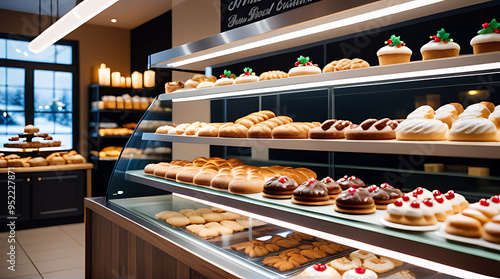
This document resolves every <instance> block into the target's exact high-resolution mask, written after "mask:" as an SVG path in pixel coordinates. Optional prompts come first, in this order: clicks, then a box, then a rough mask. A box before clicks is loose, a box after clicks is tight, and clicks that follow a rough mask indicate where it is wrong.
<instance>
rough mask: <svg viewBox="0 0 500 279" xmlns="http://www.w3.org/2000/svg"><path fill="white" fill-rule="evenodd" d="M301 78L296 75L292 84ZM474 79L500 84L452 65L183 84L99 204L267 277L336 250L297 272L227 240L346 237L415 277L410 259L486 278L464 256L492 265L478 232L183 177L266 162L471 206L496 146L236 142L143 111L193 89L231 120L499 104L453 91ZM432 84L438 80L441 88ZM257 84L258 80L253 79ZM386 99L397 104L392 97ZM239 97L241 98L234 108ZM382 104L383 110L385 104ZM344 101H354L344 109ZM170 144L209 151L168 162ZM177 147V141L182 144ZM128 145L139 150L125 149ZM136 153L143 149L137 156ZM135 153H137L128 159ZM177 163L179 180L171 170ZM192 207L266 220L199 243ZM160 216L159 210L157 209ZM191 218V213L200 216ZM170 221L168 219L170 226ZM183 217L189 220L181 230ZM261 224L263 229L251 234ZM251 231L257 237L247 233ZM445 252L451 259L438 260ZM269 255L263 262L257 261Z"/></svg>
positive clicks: (492, 254)
mask: <svg viewBox="0 0 500 279" xmlns="http://www.w3.org/2000/svg"><path fill="white" fill-rule="evenodd" d="M403 67H404V66H403ZM308 78H309V77H304V78H302V80H301V82H302V81H306V80H307V79H308ZM324 79H325V80H326V79H327V78H326V77H325V78H324ZM483 79H488V80H489V81H491V82H490V83H489V84H490V85H492V86H493V87H496V86H497V84H500V82H499V81H500V79H499V75H498V74H497V73H496V72H488V73H481V72H476V73H469V74H467V75H466V74H462V73H461V74H448V75H441V76H439V78H434V79H422V78H420V77H418V78H414V79H410V78H408V79H406V80H398V81H397V82H394V81H393V80H390V81H389V80H381V81H378V82H369V83H356V84H346V85H342V86H334V85H333V86H317V87H313V88H307V89H303V90H301V89H293V90H290V89H283V90H281V91H279V92H276V91H275V90H269V91H270V92H266V90H265V89H262V90H260V91H258V93H249V94H248V95H245V94H244V93H245V91H244V90H239V91H237V92H238V93H242V95H238V94H234V95H231V94H232V92H233V91H232V90H231V89H230V88H229V87H228V88H224V89H223V88H219V89H217V91H219V92H220V91H222V93H224V92H226V93H227V94H228V96H227V97H223V98H220V97H216V98H213V99H212V95H205V91H204V90H199V95H197V94H198V93H196V92H195V93H192V92H191V93H190V94H189V95H188V94H184V93H171V94H162V95H160V96H158V97H157V99H156V100H155V102H154V103H153V105H152V107H151V108H150V110H148V112H147V113H146V114H145V115H144V117H143V119H142V120H141V122H140V123H139V125H138V127H137V129H136V131H135V133H134V134H133V135H132V137H131V139H130V140H129V142H128V144H127V146H126V147H125V149H124V152H123V153H122V156H121V157H120V158H119V160H118V162H117V164H116V166H115V170H114V172H113V176H112V179H111V181H110V184H109V187H108V193H107V200H108V202H109V203H110V204H111V205H112V206H114V207H116V208H119V209H120V210H123V211H124V212H128V213H130V214H132V215H133V216H135V217H136V218H137V220H139V221H140V222H141V224H147V226H152V227H154V228H155V229H157V230H158V231H161V232H163V233H166V234H169V235H170V233H175V234H178V235H179V237H180V238H186V239H189V241H190V242H191V243H196V245H203V247H206V249H208V250H209V251H212V252H213V251H217V254H218V255H219V253H222V254H221V258H224V259H226V258H227V257H229V258H232V257H234V260H235V261H237V262H239V261H242V262H243V263H244V266H247V265H249V266H251V267H253V270H255V272H264V273H266V274H267V272H270V273H269V274H271V275H272V276H271V275H269V276H271V277H289V276H292V275H295V274H298V273H299V272H301V271H302V270H303V269H305V268H306V267H308V266H311V265H313V264H315V263H328V262H330V261H332V260H334V259H336V258H339V257H341V256H345V255H347V254H336V253H334V254H331V255H330V254H328V255H327V256H326V257H321V258H318V259H316V260H314V261H311V260H309V261H308V262H307V263H305V264H301V265H300V268H298V267H296V268H292V269H290V270H291V271H290V272H288V270H286V271H277V270H276V269H273V268H271V269H270V270H269V268H268V267H267V266H262V265H263V264H264V259H265V258H266V257H264V256H257V257H256V258H259V259H258V260H257V259H254V257H248V256H246V255H244V254H241V253H239V252H238V251H236V252H235V251H234V249H233V248H231V247H232V246H233V245H236V246H238V243H239V242H247V241H254V242H255V240H257V242H258V241H261V240H263V241H267V240H269V239H272V238H273V236H275V235H281V236H284V237H285V238H286V235H287V234H288V233H290V232H294V231H299V232H301V233H306V234H309V235H314V236H315V237H319V238H321V239H322V240H318V241H323V240H326V241H332V242H335V243H339V244H341V245H347V246H349V247H350V249H352V250H348V251H349V253H350V252H353V251H354V250H355V249H363V250H369V251H370V252H372V253H375V254H378V255H383V256H388V257H393V258H398V259H402V260H403V261H405V262H406V264H405V265H404V266H406V267H408V268H409V270H411V271H412V273H414V274H417V273H418V272H424V273H425V272H431V271H426V270H424V269H420V268H416V267H415V265H416V266H426V267H428V268H430V269H432V270H433V271H432V272H431V273H433V272H443V273H446V274H450V275H451V276H457V277H462V276H465V277H467V276H473V277H475V276H477V277H476V278H480V277H483V274H486V275H492V274H493V273H494V271H485V270H484V266H483V265H481V267H480V266H478V265H476V264H475V263H474V262H476V261H481V262H488V263H491V264H493V263H495V262H498V261H499V260H500V257H499V254H498V251H497V250H496V248H494V247H496V246H495V245H496V244H494V243H489V242H486V241H484V240H481V239H478V243H475V245H470V243H464V242H463V240H462V242H461V241H456V239H455V241H453V240H454V239H452V237H449V236H446V235H443V231H442V230H440V228H441V229H442V228H443V227H444V224H443V223H437V224H436V225H433V226H431V227H432V228H430V227H429V226H424V227H425V228H424V227H421V228H419V227H411V226H410V227H406V226H402V227H401V226H394V225H391V224H388V223H387V222H385V221H384V220H385V218H384V217H385V216H386V214H387V212H386V210H376V211H375V212H374V213H371V214H346V213H343V212H338V211H336V210H335V206H334V205H333V202H330V201H327V202H326V203H323V204H322V205H301V204H296V203H293V202H291V200H290V199H289V198H287V199H276V198H269V197H266V196H263V195H262V193H261V192H260V191H256V192H252V193H244V192H240V193H237V192H236V191H229V192H228V191H227V190H224V188H223V187H219V188H218V186H214V185H213V180H209V184H206V183H207V182H201V181H202V180H199V181H198V182H195V180H194V179H195V177H197V175H198V174H201V173H204V174H206V175H207V177H210V178H212V179H213V178H214V176H215V175H217V174H219V171H220V170H221V169H222V168H223V167H221V168H220V169H219V167H218V166H219V165H226V166H227V168H228V169H231V168H236V167H237V166H238V165H239V164H245V165H246V166H252V167H264V169H265V167H270V166H281V167H287V168H295V169H296V168H301V169H302V170H304V168H306V169H309V170H311V171H313V172H314V173H315V175H314V176H315V177H316V179H317V180H321V179H323V178H325V177H327V176H330V177H332V179H333V180H337V179H341V178H342V177H343V176H344V175H347V176H349V177H350V176H352V175H354V176H356V177H358V178H360V179H362V180H363V181H364V182H365V184H366V185H368V186H369V185H372V184H375V185H378V186H379V185H382V184H383V183H384V182H389V183H390V184H391V185H394V186H396V187H398V188H401V189H402V190H403V191H404V192H408V191H412V190H414V189H415V188H416V187H419V186H420V187H424V188H427V189H428V190H429V191H432V190H434V189H437V190H440V191H441V192H442V193H447V191H448V190H454V191H455V193H456V194H457V195H458V194H462V195H464V196H465V197H466V198H467V199H468V200H469V202H470V203H474V202H477V201H478V200H479V199H480V198H489V197H491V196H492V195H496V194H498V193H497V187H496V185H497V184H498V178H497V177H498V164H497V163H496V161H497V160H498V152H497V150H498V148H499V146H498V143H494V142H489V143H488V142H486V143H481V142H476V143H461V142H451V141H444V142H418V141H417V142H401V141H395V140H389V141H348V140H311V139H295V140H294V139H265V138H263V139H257V138H255V139H242V138H227V137H226V138H224V137H200V136H196V135H191V136H189V135H185V134H182V132H181V133H178V132H175V133H168V132H166V131H162V132H158V133H155V131H156V129H158V128H159V127H161V126H164V128H167V126H166V125H169V124H165V123H161V122H155V121H158V117H157V114H156V113H155V109H154V108H155V107H162V106H165V105H166V104H167V103H168V102H171V101H173V102H178V100H177V97H179V98H182V97H189V98H193V96H197V97H199V98H205V99H209V100H211V101H210V105H209V106H210V107H211V108H212V112H211V113H212V119H213V120H215V121H213V122H233V121H235V120H236V119H238V118H240V117H243V116H245V115H247V114H249V113H251V112H256V111H260V110H272V111H273V112H275V114H276V115H284V116H289V117H291V118H292V119H294V120H297V121H300V122H304V121H318V122H322V121H324V120H326V119H328V118H338V119H349V120H352V121H353V122H354V123H359V122H361V121H363V120H364V119H366V118H368V117H371V116H373V117H376V118H383V117H390V118H394V119H397V118H405V117H406V115H407V114H408V113H409V112H411V111H412V110H414V109H415V108H416V107H418V106H419V105H420V104H422V102H427V103H428V102H436V103H435V105H434V106H435V107H436V108H437V107H439V106H441V105H443V104H446V103H448V102H452V101H453V100H455V101H459V102H460V103H462V104H463V106H464V107H466V106H467V105H468V104H471V103H472V102H476V101H483V100H487V101H492V102H497V103H498V100H497V99H496V97H494V96H491V95H488V94H487V93H482V94H485V95H484V96H483V95H482V96H479V97H478V99H476V100H472V99H471V98H469V97H468V96H467V95H464V93H463V92H470V91H471V90H473V89H474V88H475V89H474V90H481V89H480V87H481V86H482V83H481V82H480V80H483ZM297 80H298V79H297ZM293 81H294V79H290V82H293ZM442 84H449V85H447V86H446V88H445V89H442ZM257 86H260V85H255V87H257ZM209 90H212V91H215V90H216V89H209ZM483 92H485V91H483ZM467 94H469V93H467ZM469 95H470V94H469ZM485 96H487V97H485ZM395 98H396V99H400V100H399V101H397V102H396V101H392V100H394V99H395ZM297 103H299V104H300V105H298V104H297ZM353 103H356V106H353V105H352V104H353ZM241 104H245V106H244V109H243V110H242V108H243V107H242V106H241ZM367 104H376V105H372V106H369V105H367ZM389 104H391V106H390V107H391V109H388V107H387V106H388V105H389ZM353 107H354V108H355V109H346V108H353ZM360 112H362V113H360ZM174 113H175V106H174ZM178 124H179V123H178ZM190 124H191V123H190ZM187 125H189V124H187ZM195 125H198V124H195ZM186 127H187V126H186ZM171 128H173V129H177V128H174V127H171ZM179 143H182V144H186V143H187V148H189V146H191V145H192V146H193V147H195V146H197V145H199V144H203V145H209V146H210V147H211V148H210V154H209V156H207V157H210V158H197V159H195V160H193V159H194V158H175V159H184V160H187V161H175V160H174V161H172V157H171V155H170V154H162V153H161V152H159V150H166V149H175V148H176V144H179ZM183 147H184V148H186V145H184V146H183ZM158 149H159V150H158ZM137 150H142V152H136V151H137ZM147 150H150V151H152V152H146V151H147ZM138 153H140V155H136V154H138ZM162 163H163V164H162ZM428 163H434V164H442V165H443V166H444V168H443V170H441V171H439V172H433V171H428V170H427V169H426V164H428ZM211 164H212V166H210V165H211ZM232 164H234V165H232ZM470 166H479V167H483V168H488V170H489V173H488V174H487V175H485V176H481V175H476V174H471V173H468V172H467V171H466V170H468V168H469V167H470ZM252 167H251V168H252ZM203 168H205V169H203ZM214 169H215V171H214ZM260 170H262V169H259V171H260ZM181 171H183V172H184V175H185V176H179V175H178V173H179V172H181ZM201 176H202V175H200V177H201ZM200 177H198V178H200ZM309 178H311V177H310V176H309V177H306V178H305V179H303V180H304V181H302V180H300V181H299V183H298V184H301V183H304V184H307V183H311V180H309ZM200 179H201V178H200ZM204 183H205V184H204ZM260 187H262V185H260ZM201 207H204V208H208V209H211V210H214V209H213V208H212V207H217V208H222V209H221V210H222V211H230V212H235V213H237V214H239V215H243V216H246V217H248V218H254V219H258V220H261V221H263V222H265V223H267V225H263V226H262V227H260V228H258V229H257V228H256V229H255V230H253V229H252V230H251V231H246V230H245V231H243V232H238V233H234V234H231V235H230V236H227V237H226V236H225V235H224V236H219V237H214V239H212V240H206V239H205V238H210V237H206V236H205V235H204V234H202V235H201V236H200V234H199V233H196V232H195V233H193V230H192V229H193V228H198V229H200V228H202V227H200V226H199V225H205V224H203V223H210V221H209V220H207V219H205V221H203V220H201V219H200V220H201V221H199V222H200V223H197V221H193V220H191V219H196V218H198V217H193V218H188V216H186V215H182V213H186V212H188V211H189V212H192V211H191V209H193V210H195V211H196V210H197V209H199V208H201ZM215 210H218V209H215ZM167 211H168V212H167ZM172 211H173V213H172ZM180 211H182V212H181V213H180V214H181V215H179V212H180ZM201 211H203V210H201ZM162 212H163V213H162ZM212 213H213V212H212ZM216 213H217V214H218V213H219V212H216ZM158 214H159V215H158ZM162 214H164V215H165V216H167V217H165V218H163V217H161V216H162ZM171 214H173V216H174V217H175V216H177V217H179V218H174V219H173V220H170V222H168V221H167V219H168V217H172V216H171ZM187 214H188V215H189V214H190V213H187ZM194 215H196V216H199V214H194ZM219 215H220V214H219ZM201 217H203V214H201ZM246 217H245V218H246ZM162 218H163V219H164V220H162ZM216 218H218V219H220V217H216ZM175 219H178V220H177V221H179V222H178V223H177V222H176V221H175V222H174V220H175ZM219 222H220V221H219ZM191 225H195V226H193V227H189V226H191ZM206 226H207V225H205V228H206ZM202 229H203V228H202ZM275 229H276V230H275ZM261 230H263V232H265V233H262V234H260V232H262V231H261ZM204 232H206V231H204ZM257 232H259V233H258V234H257V235H254V233H257ZM207 233H208V232H207ZM243 240H244V241H243ZM315 240H317V239H315ZM318 241H316V242H318ZM313 242H315V241H313ZM259 243H260V242H259ZM301 245H309V244H307V243H301V244H300V245H299V246H301ZM313 246H314V244H313ZM282 248H284V247H282ZM286 248H295V247H286ZM245 249H246V248H245ZM281 252H282V250H281ZM214 253H215V252H214ZM304 253H307V252H304ZM345 253H348V252H345ZM445 254H446V255H453V256H449V257H444V256H443V255H445ZM222 255H223V256H222ZM270 255H273V256H279V252H272V253H270ZM273 259H276V258H273ZM268 261H271V259H268V260H266V261H265V262H266V263H267V262H268ZM264 265H265V264H264ZM410 266H411V268H410ZM398 271H401V270H400V269H394V272H398ZM492 272H493V273H492ZM386 274H388V273H382V275H384V276H385V275H386ZM484 278H488V276H484Z"/></svg>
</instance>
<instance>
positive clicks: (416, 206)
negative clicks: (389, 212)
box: [410, 202, 420, 208]
mask: <svg viewBox="0 0 500 279" xmlns="http://www.w3.org/2000/svg"><path fill="white" fill-rule="evenodd" d="M410 206H411V207H413V208H420V204H419V203H418V202H412V203H411V204H410Z"/></svg>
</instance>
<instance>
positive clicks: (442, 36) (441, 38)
mask: <svg viewBox="0 0 500 279" xmlns="http://www.w3.org/2000/svg"><path fill="white" fill-rule="evenodd" d="M430 38H431V39H433V40H434V42H443V43H445V44H446V43H448V42H453V39H452V38H450V33H446V31H444V28H441V30H439V31H438V32H437V34H436V35H434V36H431V37H430Z"/></svg>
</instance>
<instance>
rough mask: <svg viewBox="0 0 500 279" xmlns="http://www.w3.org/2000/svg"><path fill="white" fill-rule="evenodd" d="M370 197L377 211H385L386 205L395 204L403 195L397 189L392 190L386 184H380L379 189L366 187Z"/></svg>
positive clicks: (374, 186) (392, 188) (373, 186)
mask: <svg viewBox="0 0 500 279" xmlns="http://www.w3.org/2000/svg"><path fill="white" fill-rule="evenodd" d="M368 192H369V193H370V196H371V197H372V198H373V200H374V201H375V206H376V207H377V209H387V205H388V204H391V203H393V202H395V201H396V200H397V199H398V198H400V197H402V196H403V193H402V192H401V190H399V189H398V188H394V187H392V186H391V185H389V184H388V183H382V184H381V185H380V187H377V186H376V185H372V186H370V187H368Z"/></svg>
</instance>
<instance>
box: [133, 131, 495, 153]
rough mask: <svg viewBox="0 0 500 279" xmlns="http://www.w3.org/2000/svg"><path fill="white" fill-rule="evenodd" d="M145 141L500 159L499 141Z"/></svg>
mask: <svg viewBox="0 0 500 279" xmlns="http://www.w3.org/2000/svg"><path fill="white" fill-rule="evenodd" d="M142 139H143V140H152V141H165V142H182V143H193V144H209V145H219V146H241V147H257V148H262V147H266V148H274V149H291V150H310V151H334V152H335V151H336V152H355V153H376V154H406V155H415V154H418V155H425V156H446V157H467V158H483V159H500V143H498V142H458V141H396V140H314V139H257V138H219V137H213V138H211V137H196V136H182V135H166V134H155V133H144V134H143V135H142Z"/></svg>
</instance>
